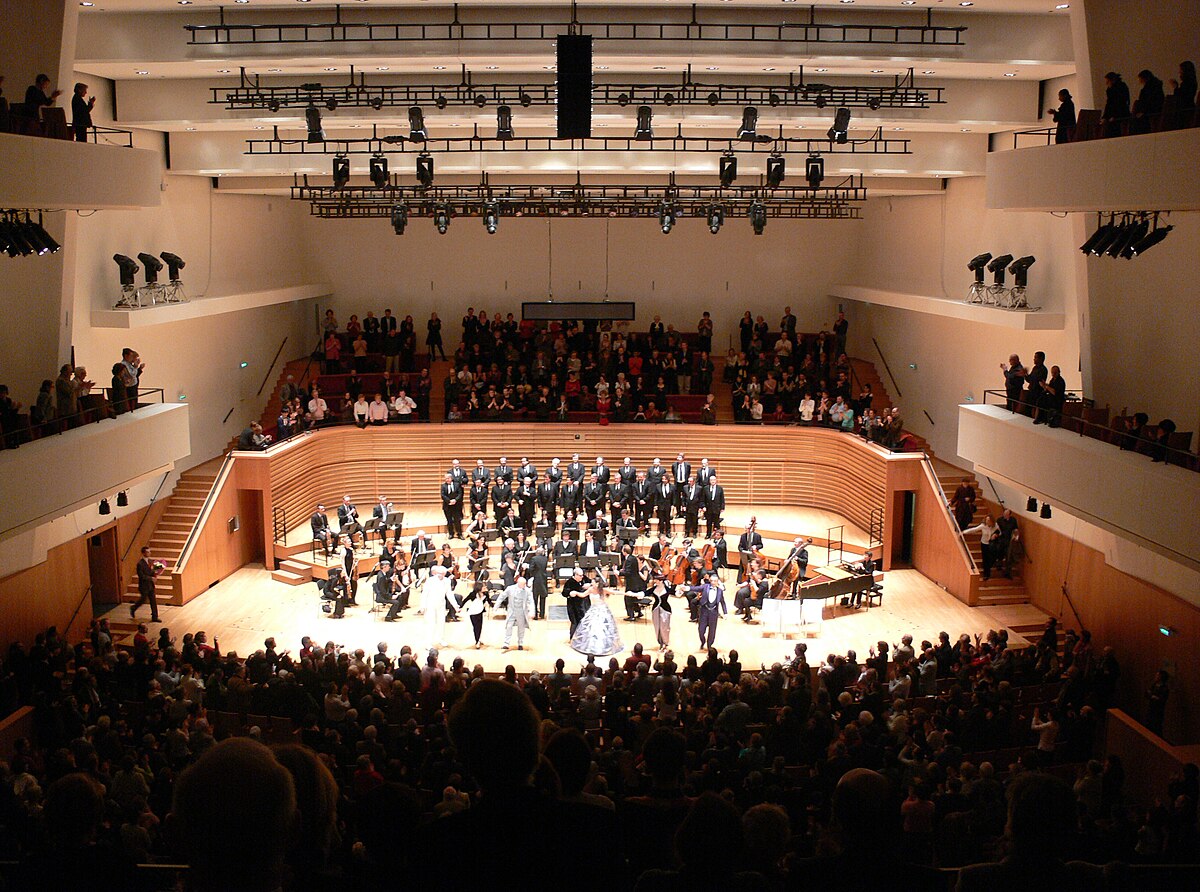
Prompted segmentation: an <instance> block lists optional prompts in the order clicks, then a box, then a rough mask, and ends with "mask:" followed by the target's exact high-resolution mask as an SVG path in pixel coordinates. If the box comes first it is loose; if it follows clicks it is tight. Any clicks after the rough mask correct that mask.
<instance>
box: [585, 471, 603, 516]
mask: <svg viewBox="0 0 1200 892" xmlns="http://www.w3.org/2000/svg"><path fill="white" fill-rule="evenodd" d="M607 501H608V487H607V486H605V484H603V483H601V482H600V479H599V477H598V476H597V475H596V474H592V476H591V479H590V480H588V484H587V486H585V487H584V488H583V510H584V511H585V512H586V515H585V516H586V517H587V518H588V520H591V519H592V518H593V517H595V516H596V512H597V511H603V510H604V505H605V503H606V502H607Z"/></svg>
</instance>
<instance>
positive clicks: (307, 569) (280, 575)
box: [271, 560, 313, 585]
mask: <svg viewBox="0 0 1200 892" xmlns="http://www.w3.org/2000/svg"><path fill="white" fill-rule="evenodd" d="M271 578H272V579H274V580H275V581H276V582H282V583H283V584H284V585H304V583H306V582H312V578H313V575H312V566H311V565H310V564H302V563H300V562H299V561H290V560H289V561H280V562H279V569H278V570H272V571H271Z"/></svg>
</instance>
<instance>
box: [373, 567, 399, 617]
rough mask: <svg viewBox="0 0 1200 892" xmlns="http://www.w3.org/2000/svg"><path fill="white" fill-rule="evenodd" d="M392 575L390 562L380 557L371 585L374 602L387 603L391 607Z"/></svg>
mask: <svg viewBox="0 0 1200 892" xmlns="http://www.w3.org/2000/svg"><path fill="white" fill-rule="evenodd" d="M393 576H394V573H393V570H392V562H391V561H385V560H383V559H382V558H380V560H379V568H378V570H377V572H376V573H375V582H374V585H373V591H374V595H375V603H376V604H387V605H388V606H389V607H391V604H392V578H393ZM389 612H390V611H389Z"/></svg>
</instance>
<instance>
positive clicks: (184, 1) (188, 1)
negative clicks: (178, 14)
mask: <svg viewBox="0 0 1200 892" xmlns="http://www.w3.org/2000/svg"><path fill="white" fill-rule="evenodd" d="M176 2H177V3H178V4H179V5H180V6H191V5H192V0H176Z"/></svg>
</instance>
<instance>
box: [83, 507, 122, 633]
mask: <svg viewBox="0 0 1200 892" xmlns="http://www.w3.org/2000/svg"><path fill="white" fill-rule="evenodd" d="M87 555H88V574H89V577H90V580H91V583H92V608H93V612H95V613H102V612H103V611H105V610H107V609H108V608H109V607H111V606H112V605H113V604H119V603H120V602H121V573H120V565H121V562H120V559H119V556H118V554H117V526H116V524H113V525H112V526H110V527H109V528H108V529H106V530H103V531H101V532H99V533H94V534H93V535H91V536H89V537H88V549H87Z"/></svg>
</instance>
